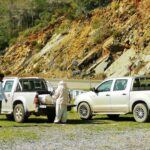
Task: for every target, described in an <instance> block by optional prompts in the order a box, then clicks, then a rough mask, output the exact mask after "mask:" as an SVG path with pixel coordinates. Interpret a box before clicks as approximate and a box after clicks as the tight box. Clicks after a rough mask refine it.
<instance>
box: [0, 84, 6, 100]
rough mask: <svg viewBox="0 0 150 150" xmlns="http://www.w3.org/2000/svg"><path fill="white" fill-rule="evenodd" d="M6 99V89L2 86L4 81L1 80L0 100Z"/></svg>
mask: <svg viewBox="0 0 150 150" xmlns="http://www.w3.org/2000/svg"><path fill="white" fill-rule="evenodd" d="M4 99H6V96H5V93H4V89H3V86H2V82H0V101H2V100H4Z"/></svg>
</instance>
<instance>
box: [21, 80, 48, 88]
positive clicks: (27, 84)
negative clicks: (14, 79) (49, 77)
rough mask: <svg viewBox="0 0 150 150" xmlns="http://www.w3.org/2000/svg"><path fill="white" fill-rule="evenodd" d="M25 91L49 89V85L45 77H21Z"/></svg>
mask: <svg viewBox="0 0 150 150" xmlns="http://www.w3.org/2000/svg"><path fill="white" fill-rule="evenodd" d="M20 84H21V86H22V90H23V91H43V90H47V85H46V82H45V80H43V79H20Z"/></svg>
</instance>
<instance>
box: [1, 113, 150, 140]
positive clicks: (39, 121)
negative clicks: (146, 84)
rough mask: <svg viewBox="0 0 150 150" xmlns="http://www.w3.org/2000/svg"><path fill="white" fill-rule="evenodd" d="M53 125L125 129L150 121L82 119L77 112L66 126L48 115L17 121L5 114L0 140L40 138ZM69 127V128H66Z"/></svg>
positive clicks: (149, 125)
mask: <svg viewBox="0 0 150 150" xmlns="http://www.w3.org/2000/svg"><path fill="white" fill-rule="evenodd" d="M47 127H50V128H51V127H52V128H54V129H55V130H57V129H60V128H61V129H62V130H66V131H67V132H69V131H70V130H71V129H75V128H81V129H84V130H90V131H93V132H96V131H106V130H115V131H125V130H127V129H128V130H137V129H150V122H146V123H137V122H135V121H134V119H133V117H132V115H122V116H121V117H120V118H119V119H118V120H117V121H113V120H109V119H108V118H107V116H105V115H97V116H94V117H93V119H92V120H87V121H86V120H80V119H79V116H78V114H77V113H76V112H69V113H68V123H67V125H65V126H62V125H61V124H58V125H56V124H53V123H48V122H47V118H46V117H35V116H31V117H30V118H29V119H28V121H27V122H26V123H16V122H14V121H8V120H6V117H5V116H3V115H2V116H0V140H2V139H5V140H9V139H13V138H14V137H15V138H16V139H17V138H18V139H31V140H38V139H39V138H40V137H39V136H40V135H39V134H38V133H37V132H38V130H40V131H42V130H45V128H47ZM66 127H67V128H66Z"/></svg>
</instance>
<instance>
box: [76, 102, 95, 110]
mask: <svg viewBox="0 0 150 150" xmlns="http://www.w3.org/2000/svg"><path fill="white" fill-rule="evenodd" d="M81 103H86V104H88V105H89V107H90V109H91V112H92V111H93V109H92V107H91V104H90V103H89V102H87V101H80V102H79V103H78V105H77V111H78V108H79V105H80V104H81Z"/></svg>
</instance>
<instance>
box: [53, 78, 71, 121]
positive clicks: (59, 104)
mask: <svg viewBox="0 0 150 150" xmlns="http://www.w3.org/2000/svg"><path fill="white" fill-rule="evenodd" d="M53 99H54V100H55V101H56V117H55V120H54V123H66V122H67V104H68V103H69V101H70V98H69V91H68V88H67V85H66V83H65V82H64V81H60V82H59V83H58V88H57V89H56V91H55V94H54V95H53Z"/></svg>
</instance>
